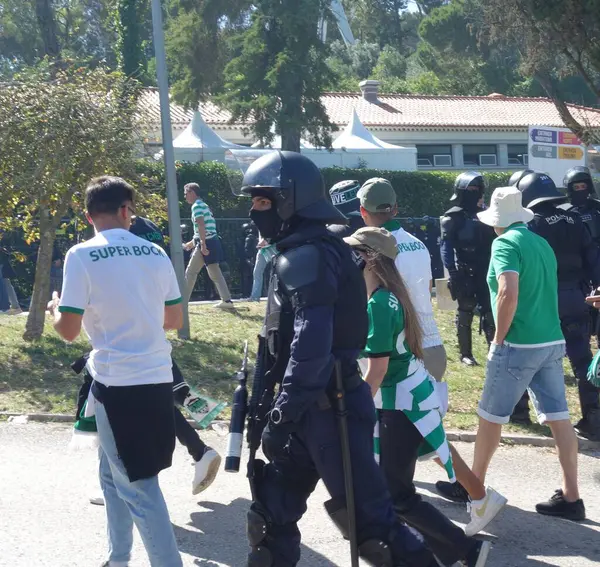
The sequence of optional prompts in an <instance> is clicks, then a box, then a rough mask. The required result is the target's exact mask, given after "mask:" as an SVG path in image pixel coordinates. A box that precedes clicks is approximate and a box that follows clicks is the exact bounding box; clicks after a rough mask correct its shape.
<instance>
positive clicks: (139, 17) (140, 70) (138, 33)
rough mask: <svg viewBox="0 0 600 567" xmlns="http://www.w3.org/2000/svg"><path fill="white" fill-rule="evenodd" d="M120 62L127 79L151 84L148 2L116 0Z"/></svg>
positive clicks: (150, 24)
mask: <svg viewBox="0 0 600 567" xmlns="http://www.w3.org/2000/svg"><path fill="white" fill-rule="evenodd" d="M114 16H115V24H116V26H115V27H116V30H117V38H118V40H117V60H118V62H119V67H120V69H121V71H122V72H123V73H124V74H125V75H126V76H127V77H134V78H136V79H137V80H139V81H141V82H143V83H147V82H148V55H147V53H146V50H147V45H148V43H149V41H150V37H151V29H152V20H151V17H150V2H149V1H148V0H116V7H115V10H114Z"/></svg>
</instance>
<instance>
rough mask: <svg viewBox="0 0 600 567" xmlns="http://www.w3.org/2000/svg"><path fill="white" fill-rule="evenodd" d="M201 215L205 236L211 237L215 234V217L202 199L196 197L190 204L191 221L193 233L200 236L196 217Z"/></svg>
mask: <svg viewBox="0 0 600 567" xmlns="http://www.w3.org/2000/svg"><path fill="white" fill-rule="evenodd" d="M200 217H202V218H203V219H204V227H205V228H206V238H212V237H213V236H216V234H217V223H216V222H215V217H213V215H212V213H211V212H210V209H209V208H208V205H207V204H206V203H205V202H204V201H203V200H202V199H198V200H197V201H196V202H195V203H194V204H193V205H192V221H193V223H194V234H195V235H196V236H200V233H199V231H198V225H197V224H196V219H198V218H200Z"/></svg>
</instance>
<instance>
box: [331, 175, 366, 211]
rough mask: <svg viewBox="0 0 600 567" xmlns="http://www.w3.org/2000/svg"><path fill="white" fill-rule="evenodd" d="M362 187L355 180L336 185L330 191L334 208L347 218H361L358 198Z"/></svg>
mask: <svg viewBox="0 0 600 567" xmlns="http://www.w3.org/2000/svg"><path fill="white" fill-rule="evenodd" d="M360 187H361V185H360V182H359V181H356V180H355V179H351V180H350V179H349V180H346V181H340V182H339V183H336V184H335V185H334V186H333V187H332V188H331V189H330V190H329V196H330V197H331V202H332V203H333V205H334V207H335V208H336V209H337V210H338V211H340V212H341V213H343V214H344V215H345V216H347V217H350V216H360V199H359V198H358V190H359V189H360Z"/></svg>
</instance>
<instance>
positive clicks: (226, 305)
mask: <svg viewBox="0 0 600 567" xmlns="http://www.w3.org/2000/svg"><path fill="white" fill-rule="evenodd" d="M215 309H225V310H227V309H229V310H231V309H235V305H234V304H233V301H219V303H217V304H216V305H215Z"/></svg>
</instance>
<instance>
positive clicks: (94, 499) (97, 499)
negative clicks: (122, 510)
mask: <svg viewBox="0 0 600 567" xmlns="http://www.w3.org/2000/svg"><path fill="white" fill-rule="evenodd" d="M90 504H93V505H94V506H104V494H102V492H101V491H100V490H99V491H98V492H94V493H93V494H92V495H91V496H90Z"/></svg>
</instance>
